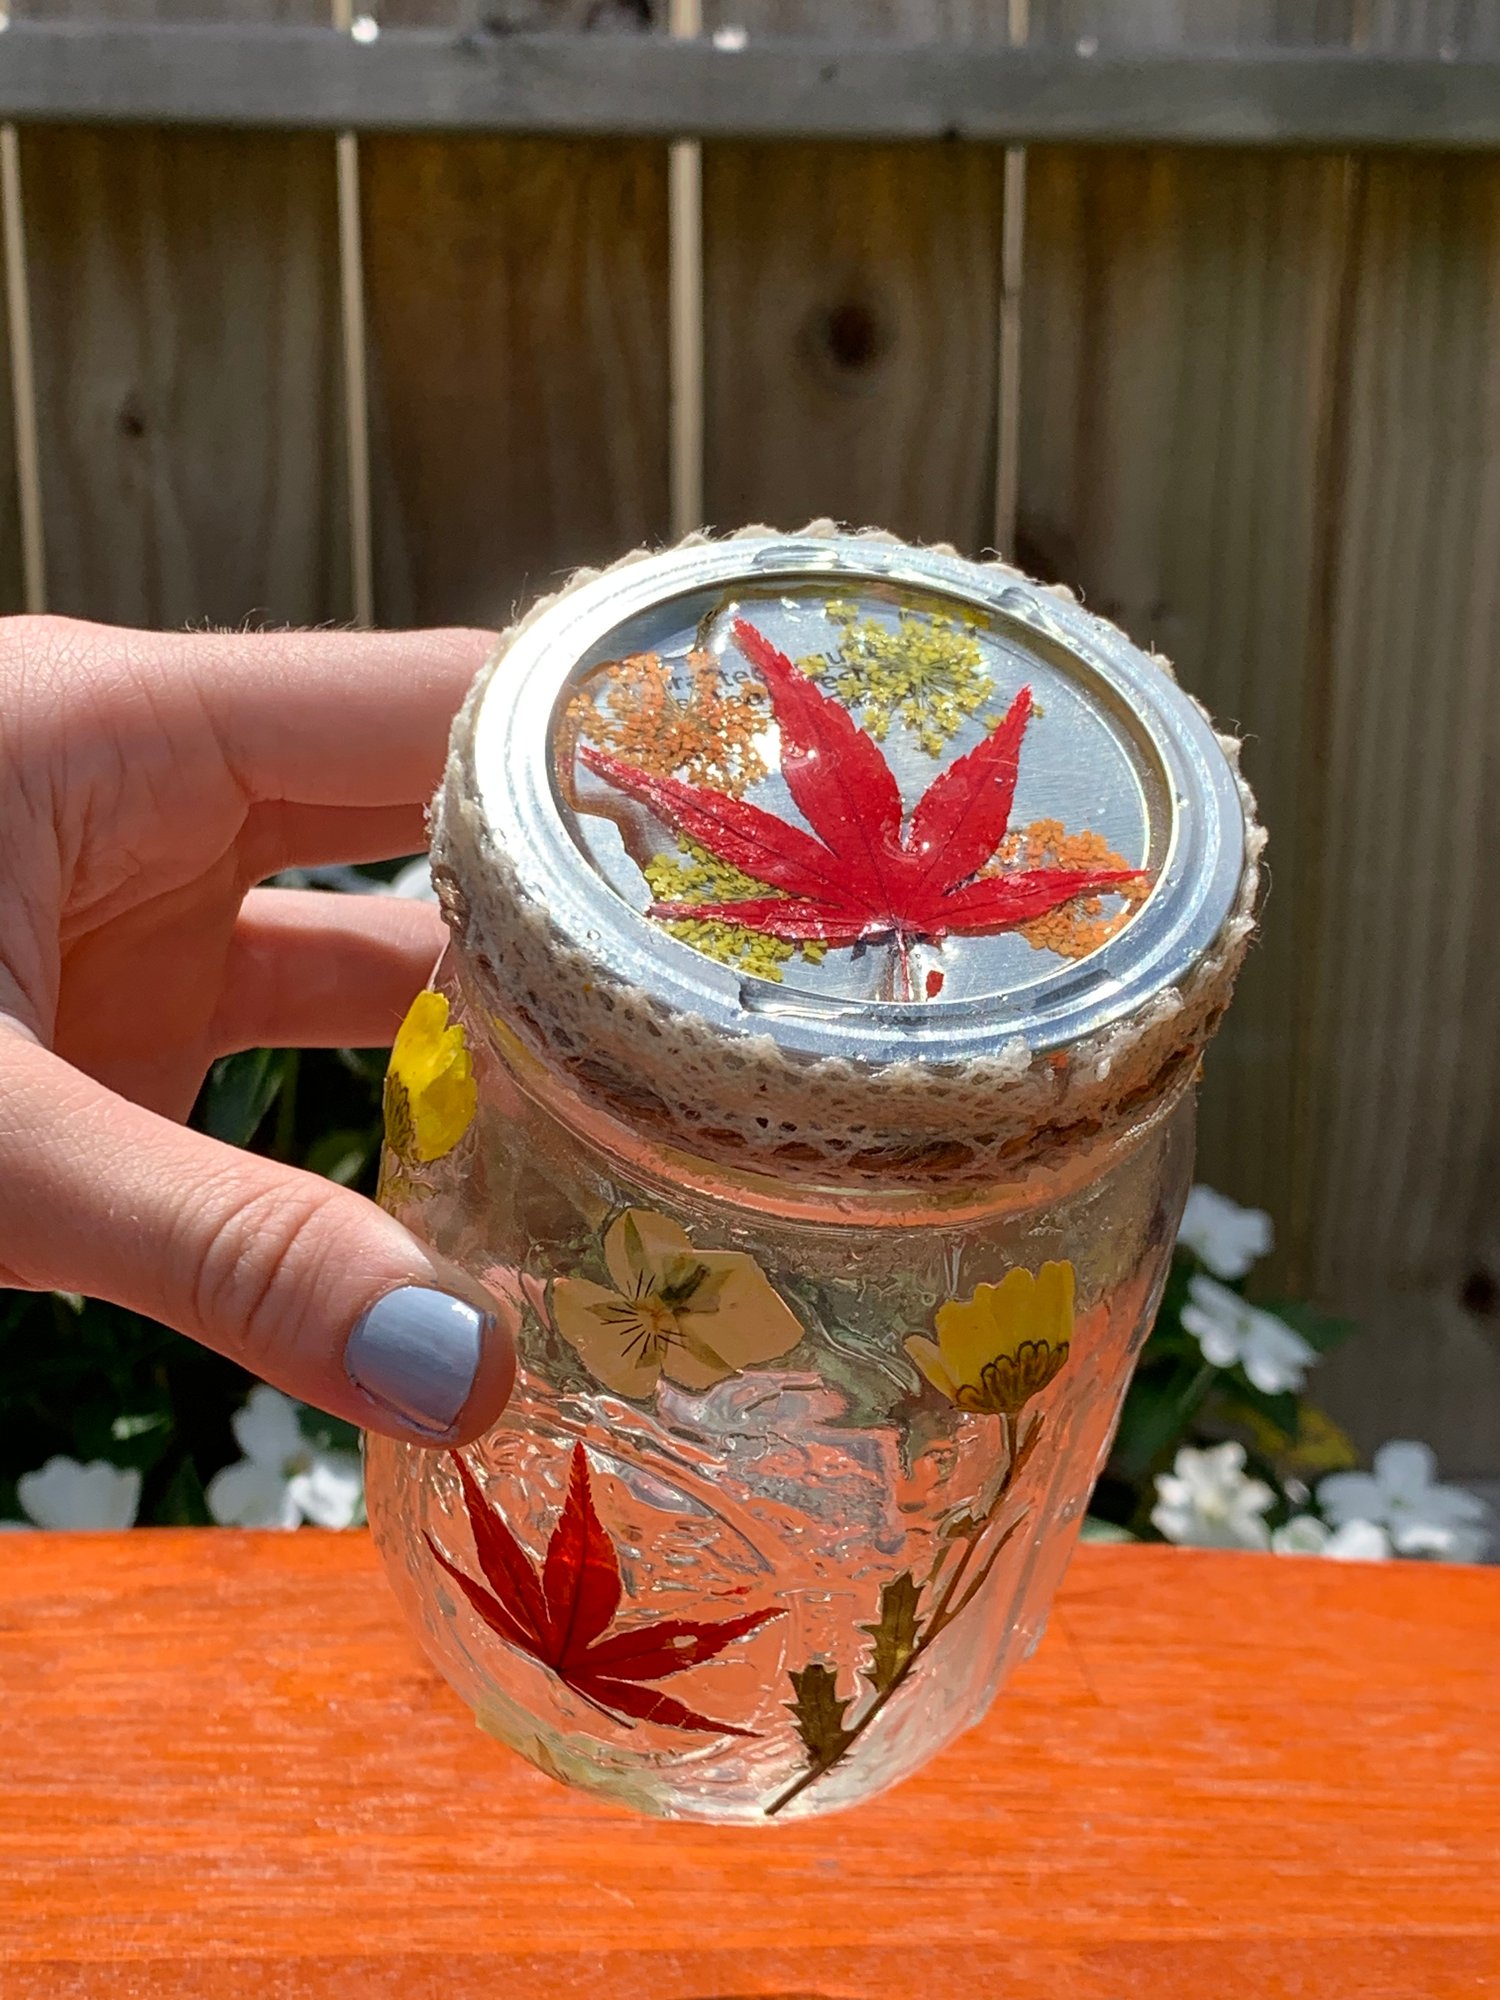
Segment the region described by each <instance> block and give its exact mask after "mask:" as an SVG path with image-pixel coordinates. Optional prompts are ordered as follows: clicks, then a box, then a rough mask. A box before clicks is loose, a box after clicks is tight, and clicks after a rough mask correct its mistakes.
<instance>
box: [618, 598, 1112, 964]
mask: <svg viewBox="0 0 1500 2000" xmlns="http://www.w3.org/2000/svg"><path fill="white" fill-rule="evenodd" d="M734 636H735V639H736V641H737V642H738V644H739V646H740V649H741V651H742V652H743V653H744V654H745V656H746V657H747V658H748V659H749V660H750V661H751V662H752V664H753V665H754V666H755V667H756V669H757V670H758V671H759V673H760V675H761V677H762V678H763V680H764V681H765V684H766V691H767V693H768V694H769V696H770V699H771V707H772V710H773V712H774V714H775V717H776V721H777V724H778V726H779V728H780V731H781V773H782V776H783V777H784V778H785V780H786V785H787V790H788V791H789V792H790V793H791V795H792V798H793V800H794V802H795V803H796V805H797V808H798V810H799V811H800V812H801V814H802V816H803V818H804V819H805V820H806V821H807V824H808V826H810V827H811V828H812V832H811V833H807V832H804V831H803V829H802V828H801V827H797V826H793V825H792V824H791V823H790V822H789V821H787V820H784V819H779V818H778V817H777V816H776V815H775V814H774V813H769V812H766V811H764V810H763V809H762V808H761V807H759V806H755V805H751V804H750V803H749V801H748V800H745V799H737V798H731V797H729V796H728V795H727V794H726V793H723V792H716V791H712V790H710V789H709V788H708V787H707V786H704V785H692V784H687V783H685V782H684V781H683V780H682V779H679V778H666V777H658V776H656V775H654V774H653V773H651V772H649V771H642V770H638V769H637V768H636V767H635V766H634V765H633V764H627V763H625V762H624V761H623V760H622V759H620V758H619V757H614V756H611V755H609V754H608V753H607V752H606V751H602V750H597V749H595V748H594V747H593V746H592V745H590V744H584V745H583V746H582V747H581V748H580V751H579V755H580V756H581V757H582V758H583V760H584V762H585V763H586V764H587V765H588V767H589V769H590V770H591V771H594V772H596V773H597V774H598V775H599V776H600V777H601V778H605V779H607V780H608V781H609V783H610V784H612V785H614V786H615V787H616V788H617V789H618V790H620V791H622V792H624V793H625V794H626V795H627V797H629V798H633V799H636V800H638V801H639V802H640V803H641V804H642V805H644V806H648V807H649V808H650V810H651V811H652V812H653V813H655V814H656V816H657V817H658V819H660V820H662V821H664V822H665V824H666V825H668V826H670V827H671V828H672V829H673V830H674V831H675V832H677V833H679V834H682V835H683V836H685V838H687V839H688V840H691V841H694V842H696V843H697V845H698V846H700V847H702V848H706V849H707V851H708V852H709V853H710V854H712V855H713V856H715V857H716V859H718V860H720V861H726V862H728V863H729V864H730V866H731V867H734V868H737V869H739V870H740V872H741V873H742V874H745V875H749V876H752V877H753V878H754V879H755V880H756V881H757V882H764V883H765V884H766V885H767V887H768V888H770V889H772V890H775V891H776V892H778V893H776V894H774V895H768V896H749V897H745V898H744V899H742V900H737V901H734V902H725V903H654V904H652V906H651V912H650V913H651V915H652V916H653V917H660V918H664V919H668V920H691V921H701V920H704V919H708V920H712V921H717V922H721V923H734V924H741V925H743V926H744V927H745V928H747V929H749V930H753V931H761V932H763V933H765V934H766V935H768V936H770V937H777V938H782V939H785V940H786V941H787V942H789V943H792V944H809V943H813V942H818V943H822V944H830V945H853V944H858V943H860V942H862V941H863V940H867V939H874V938H884V937H894V938H895V939H896V941H897V943H898V945H899V946H900V947H901V950H902V955H903V960H904V957H905V951H906V947H907V946H908V945H909V944H911V943H913V942H915V941H917V940H924V939H925V940H931V941H934V942H935V941H938V940H940V939H942V938H944V937H947V936H949V935H950V934H953V933H966V934H971V935H972V934H977V933H993V932H996V931H1003V930H1009V929H1011V928H1013V927H1014V926H1015V925H1017V924H1024V923H1029V922H1031V921H1032V920H1033V919H1034V918H1036V917H1041V916H1045V915H1046V914H1047V912H1048V911H1049V910H1053V909H1056V908H1057V907H1058V906H1059V904H1062V903H1067V902H1071V901H1072V899H1073V898H1074V897H1075V896H1084V895H1092V894H1098V893H1099V892H1100V891H1107V890H1110V889H1118V888H1119V887H1120V886H1121V885H1122V884H1123V883H1127V882H1135V881H1139V880H1140V871H1139V870H1136V869H1130V868H1025V869H1010V870H1004V871H1000V872H996V873H993V874H981V873H980V870H981V869H983V868H985V866H986V865H987V864H988V863H989V862H991V861H992V860H993V859H994V856H995V852H996V849H997V848H998V847H999V845H1000V843H1001V841H1002V840H1003V839H1004V838H1005V835H1006V832H1007V830H1008V828H1009V825H1010V810H1011V803H1012V801H1013V799H1014V797H1015V790H1016V778H1017V775H1018V772H1019V769H1020V761H1021V743H1022V739H1023V738H1024V736H1025V734H1026V725H1027V722H1028V721H1029V719H1030V716H1031V690H1030V688H1022V689H1021V691H1020V693H1019V694H1018V695H1017V696H1016V698H1015V700H1014V701H1013V702H1012V703H1011V705H1010V709H1009V712H1008V713H1007V714H1006V716H1005V718H1004V719H1003V721H1001V723H1000V724H999V725H998V727H997V728H995V729H994V730H992V731H991V732H990V734H989V735H988V736H986V737H985V739H984V740H983V742H981V743H979V744H976V745H975V747H974V748H973V749H972V750H970V751H968V752H967V753H966V754H965V755H964V756H962V757H959V758H957V759H955V761H954V762H953V763H952V764H950V765H949V766H948V768H947V769H946V770H945V771H941V772H939V774H938V776H937V777H936V778H934V779H933V781H932V783H931V784H930V785H929V786H928V787H927V790H926V791H925V792H924V793H923V794H922V797H921V798H920V799H919V800H918V801H917V803H916V805H915V806H914V807H913V809H912V812H911V815H910V818H909V819H907V818H906V815H905V812H904V808H903V806H902V801H901V792H900V788H899V787H898V785H897V783H896V778H895V774H894V773H893V771H892V770H891V767H890V765H889V764H888V763H887V762H886V760H885V756H884V754H883V752H882V751H881V748H880V745H879V744H878V743H877V742H876V741H875V739H874V738H873V737H872V736H870V735H868V734H867V733H866V732H865V731H864V730H862V729H861V728H860V727H859V725H858V724H857V723H856V722H855V720H854V718H853V716H852V715H850V713H849V711H848V710H847V709H846V708H844V707H843V706H842V704H841V703H839V702H837V701H835V700H834V699H833V698H832V697H831V696H829V695H826V694H824V693H823V691H822V689H821V688H820V687H818V685H817V683H816V682H815V681H814V680H813V679H811V677H810V676H809V675H807V674H805V673H803V672H801V671H800V669H798V668H797V667H795V666H794V665H793V664H792V662H791V661H790V660H789V659H788V658H787V656H786V654H785V653H782V652H779V651H778V650H777V648H776V647H775V646H773V645H771V644H770V642H769V641H768V640H767V639H766V638H764V637H763V635H762V634H761V633H759V632H757V631H756V629H755V627H754V626H753V625H750V624H748V623H747V622H746V621H745V620H744V619H743V618H741V619H737V620H736V621H735V627H734ZM903 821H905V828H904V831H903Z"/></svg>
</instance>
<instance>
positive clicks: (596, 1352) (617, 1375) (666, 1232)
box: [552, 1208, 802, 1397]
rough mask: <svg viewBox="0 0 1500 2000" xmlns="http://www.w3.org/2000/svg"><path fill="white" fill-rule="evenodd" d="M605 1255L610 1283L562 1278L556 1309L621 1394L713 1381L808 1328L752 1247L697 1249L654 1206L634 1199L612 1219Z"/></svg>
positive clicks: (769, 1356) (572, 1340)
mask: <svg viewBox="0 0 1500 2000" xmlns="http://www.w3.org/2000/svg"><path fill="white" fill-rule="evenodd" d="M604 1264H605V1268H606V1270H607V1271H608V1272H609V1276H610V1283H609V1284H608V1285H600V1284H596V1283H595V1282H594V1280H593V1279H592V1278H559V1279H558V1280H557V1282H556V1284H555V1285H554V1286H553V1287H552V1318H553V1322H554V1324H555V1325H556V1327H557V1330H558V1332H559V1333H560V1334H561V1335H562V1336H563V1338H564V1340H566V1341H567V1342H568V1343H569V1345H570V1346H572V1347H573V1348H574V1349H575V1350H576V1351H577V1353H578V1356H579V1358H580V1359H581V1360H582V1362H583V1363H584V1365H585V1367H587V1368H588V1370H589V1372H590V1373H591V1374H592V1375H594V1376H595V1377H596V1378H597V1379H598V1380H599V1381H600V1382H602V1383H603V1384H604V1386H605V1388H606V1389H613V1390H614V1391H615V1393H616V1395H620V1396H636V1397H639V1396H649V1395H650V1393H651V1391H652V1390H653V1389H654V1388H655V1387H656V1384H657V1381H658V1379H659V1377H660V1376H662V1375H667V1376H669V1377H670V1378H671V1380H672V1381H674V1382H680V1383H681V1384H682V1386H683V1387H684V1388H685V1389H711V1388H712V1387H713V1386H714V1384H715V1383H716V1382H723V1381H725V1380H726V1379H727V1378H728V1377H729V1376H731V1375H735V1374H738V1373H739V1372H740V1370H741V1369H744V1368H751V1367H754V1366H755V1365H756V1364H757V1363H758V1362H762V1361H774V1360H775V1359H776V1358H777V1356H779V1355H782V1354H788V1353H790V1351H791V1350H792V1348H794V1347H795V1346H796V1345H797V1343H798V1341H799V1340H801V1338H802V1327H801V1325H800V1323H799V1321H798V1320H797V1318H796V1315H795V1314H794V1313H793V1312H792V1310H791V1308H790V1306H788V1305H787V1304H786V1302H785V1301H784V1300H783V1299H782V1298H781V1297H780V1296H779V1294H778V1293H777V1292H776V1291H775V1290H773V1288H772V1286H771V1284H770V1281H769V1280H768V1279H767V1277H766V1275H765V1273H764V1272H763V1271H762V1270H761V1268H760V1266H759V1265H758V1264H757V1263H756V1261H755V1259H754V1258H753V1257H749V1256H747V1255H746V1254H745V1253H744V1252H743V1251H741V1250H697V1249H695V1248H694V1247H693V1244H692V1240H691V1239H690V1237H689V1236H688V1233H687V1231H686V1230H685V1229H683V1228H682V1227H681V1226H680V1225H679V1224H677V1223H675V1222H672V1221H669V1220H668V1218H667V1217H666V1216H664V1215H656V1214H654V1213H653V1212H652V1211H651V1210H650V1209H644V1208H628V1209H626V1211H625V1213H624V1214H623V1215H621V1216H619V1217H617V1218H616V1220H615V1221H614V1222H613V1223H612V1224H611V1225H610V1227H609V1229H608V1230H607V1231H606V1233H605V1237H604Z"/></svg>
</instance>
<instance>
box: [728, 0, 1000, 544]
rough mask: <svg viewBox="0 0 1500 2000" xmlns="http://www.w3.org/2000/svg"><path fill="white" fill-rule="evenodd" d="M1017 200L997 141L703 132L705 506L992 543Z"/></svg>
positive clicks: (903, 11) (736, 513) (826, 25)
mask: <svg viewBox="0 0 1500 2000" xmlns="http://www.w3.org/2000/svg"><path fill="white" fill-rule="evenodd" d="M705 24H706V25H707V26H708V27H709V28H713V27H714V26H727V25H731V24H733V25H737V26H740V27H743V28H744V29H745V30H746V31H747V32H748V33H749V34H750V35H752V36H754V35H756V34H769V33H775V34H810V35H820V34H821V35H837V34H840V33H845V34H855V35H858V34H866V35H870V36H876V35H887V36H892V35H895V36H899V35H921V34H924V33H925V34H942V33H947V34H950V35H953V36H956V37H959V36H961V37H965V38H979V37H983V38H986V39H991V40H997V41H1001V42H1003V41H1004V40H1005V39H1006V33H1007V13H1006V9H1005V8H1004V7H998V6H988V7H987V6H984V5H981V4H974V5H969V6H965V5H956V4H955V5H949V6H945V7H939V6H931V5H927V6H923V5H919V4H915V0H905V4H902V0H895V4H888V5H884V6H874V5H868V4H853V0H841V4H833V0H800V4H799V0H717V3H716V5H715V6H714V7H713V8H712V9H710V8H705ZM1002 206H1003V159H1002V155H1001V154H999V153H998V152H997V151H995V150H994V149H991V148H984V147H973V146H962V145H956V144H955V145H943V146H932V147H924V148H921V149H917V148H910V147H892V146H877V145H848V146H825V145H811V144H802V145H798V144H792V145H779V146H771V145H739V144H717V145H713V146H706V147H705V148H704V159H703V208H704V236H705V243H704V261H705V270H706V281H705V296H706V334H705V338H706V344H707V403H708V449H707V456H708V471H707V505H708V513H709V517H710V519H712V520H713V521H715V522H717V523H718V524H719V525H720V526H723V527H732V526H734V525H736V524H737V523H739V522H742V521H745V520H768V521H771V522H775V523H779V524H783V525H789V524H795V523H797V522H799V521H802V520H806V519H807V518H808V517H809V516H811V515H815V514H825V513H826V514H832V515H834V516H836V517H838V518H841V519H844V520H847V521H851V522H853V523H856V524H860V523H865V522H873V523H877V524H878V525H880V526H882V527H888V528H893V529H895V530H897V531H898V532H901V533H904V534H907V535H910V536H914V537H916V538H917V539H920V540H933V539H939V540H951V541H954V542H956V543H957V544H958V545H959V546H960V547H961V548H964V549H967V550H969V551H970V552H977V551H978V550H980V549H981V548H984V547H985V546H987V545H988V544H989V542H990V541H991V538H992V535H993V532H994V519H995V500H994V483H995V470H996V467H995V457H996V453H995V422H996V356H997V352H998V345H999V331H998V329H999V310H1000V289H1001V270H1000V257H1001V235H1002Z"/></svg>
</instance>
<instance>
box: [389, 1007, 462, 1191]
mask: <svg viewBox="0 0 1500 2000" xmlns="http://www.w3.org/2000/svg"><path fill="white" fill-rule="evenodd" d="M477 1101H478V1099H477V1093H476V1091H475V1088H474V1073H473V1070H472V1068H471V1066H470V1063H469V1050H468V1045H467V1044H466V1042H465V1041H464V1031H463V1028H462V1027H461V1026H460V1024H459V1023H458V1022H457V1021H453V1022H451V1023H450V1021H449V1019H448V1002H447V1001H446V1000H445V999H444V998H443V996H442V994H441V993H419V994H418V995H417V997H416V999H415V1000H413V1002H412V1003H411V1007H410V1008H409V1010H408V1012H407V1016H406V1019H405V1020H404V1021H403V1022H402V1023H401V1026H400V1027H399V1028H398V1029H397V1031H396V1042H395V1046H394V1048H393V1049H392V1050H391V1062H390V1067H389V1069H388V1070H387V1071H386V1075H385V1136H386V1143H387V1144H388V1145H389V1146H390V1149H391V1151H392V1152H393V1153H394V1154H395V1155H396V1157H397V1158H398V1159H399V1160H401V1161H403V1162H404V1163H405V1164H406V1165H407V1166H417V1165H421V1164H425V1163H427V1162H428V1161H430V1160H440V1159H441V1158H442V1157H443V1155H444V1154H445V1153H451V1152H452V1151H453V1148H454V1147H455V1146H456V1145H457V1144H458V1142H459V1140H460V1139H461V1138H462V1137H463V1136H464V1134H465V1132H467V1131H468V1129H469V1127H470V1125H471V1124H472V1123H473V1120H474V1111H475V1106H476V1103H477Z"/></svg>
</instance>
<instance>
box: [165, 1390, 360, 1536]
mask: <svg viewBox="0 0 1500 2000" xmlns="http://www.w3.org/2000/svg"><path fill="white" fill-rule="evenodd" d="M231 1422H232V1425H233V1429H234V1435H235V1438H236V1441H237V1442H238V1444H239V1447H240V1450H241V1451H242V1452H243V1453H244V1454H245V1456H244V1457H243V1458H242V1459H240V1460H239V1462H238V1463H237V1464H235V1465H226V1466H225V1467H224V1468H223V1469H222V1470H221V1471H219V1472H216V1473H215V1474H214V1476H213V1478H212V1479H210V1480H209V1482H208V1487H207V1490H206V1492H205V1495H204V1497H205V1499H206V1500H207V1502H208V1511H209V1513H210V1514H212V1515H213V1517H214V1519H215V1520H216V1521H217V1522H218V1523H219V1524H220V1526H221V1527H225V1528H297V1527H300V1526H301V1525H302V1523H303V1522H304V1521H308V1522H311V1524H312V1525H313V1526H314V1527H317V1528H348V1527H352V1526H353V1525H354V1523H355V1522H356V1521H357V1520H358V1519H359V1517H360V1511H361V1507H362V1503H363V1493H364V1482H363V1479H362V1477H361V1474H360V1466H359V1460H358V1459H357V1458H356V1457H355V1456H354V1454H353V1452H349V1451H319V1450H317V1449H316V1448H315V1447H314V1446H312V1445H310V1444H309V1443H308V1441H307V1439H306V1438H305V1437H304V1436H303V1435H302V1426H301V1424H300V1423H299V1421H298V1418H297V1405H296V1404H295V1403H294V1402H292V1400H291V1399H290V1397H287V1396H283V1395H282V1394H281V1392H280V1391H279V1390H277V1389H272V1388H269V1387H268V1386H267V1385H266V1384H265V1383H264V1382H261V1383H258V1384H257V1385H256V1387H255V1388H253V1389H252V1390H251V1391H250V1394H249V1396H248V1397H247V1398H246V1399H245V1403H244V1406H243V1408H241V1409H239V1410H237V1411H236V1412H235V1414H234V1416H233V1418H232V1419H231Z"/></svg>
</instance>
